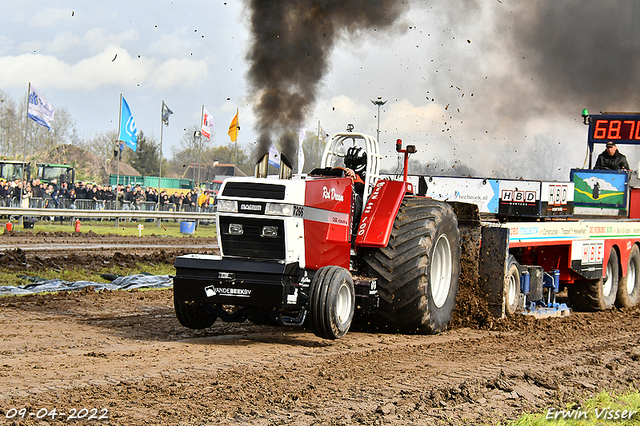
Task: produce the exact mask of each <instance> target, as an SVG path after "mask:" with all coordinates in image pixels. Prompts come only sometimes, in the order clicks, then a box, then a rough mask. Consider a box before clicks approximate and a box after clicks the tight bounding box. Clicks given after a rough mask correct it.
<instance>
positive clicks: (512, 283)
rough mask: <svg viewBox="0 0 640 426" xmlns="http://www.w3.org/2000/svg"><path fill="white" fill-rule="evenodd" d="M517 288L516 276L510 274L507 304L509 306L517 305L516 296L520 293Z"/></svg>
mask: <svg viewBox="0 0 640 426" xmlns="http://www.w3.org/2000/svg"><path fill="white" fill-rule="evenodd" d="M518 284H520V283H518ZM517 288H518V287H517V286H516V275H514V274H510V275H509V283H508V284H507V303H508V304H509V306H514V305H515V303H516V294H517V293H518V291H517Z"/></svg>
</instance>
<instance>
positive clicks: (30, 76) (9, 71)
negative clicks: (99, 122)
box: [0, 46, 154, 89]
mask: <svg viewBox="0 0 640 426" xmlns="http://www.w3.org/2000/svg"><path fill="white" fill-rule="evenodd" d="M116 54H117V57H116ZM114 57H115V60H114ZM153 64H154V62H153V61H151V60H148V59H138V58H132V57H131V55H129V53H128V52H127V51H126V50H124V49H122V48H121V47H119V46H109V47H107V48H106V49H105V50H104V51H102V52H101V53H99V54H98V55H96V56H93V57H91V58H88V59H84V60H82V61H80V62H78V63H77V64H73V65H72V64H68V63H66V62H63V61H61V60H59V59H57V58H55V57H53V56H50V55H38V54H30V53H27V54H24V55H19V56H4V57H1V58H0V86H5V87H6V86H8V87H22V86H23V85H24V84H25V83H26V81H27V80H30V81H33V82H38V84H39V85H46V86H48V87H52V88H59V89H94V88H97V87H101V86H104V85H109V84H116V85H122V86H124V87H131V86H134V85H136V84H142V83H144V82H145V81H146V79H147V78H148V76H149V74H150V71H151V70H152V69H153Z"/></svg>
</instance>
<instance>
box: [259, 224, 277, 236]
mask: <svg viewBox="0 0 640 426" xmlns="http://www.w3.org/2000/svg"><path fill="white" fill-rule="evenodd" d="M260 236H262V237H269V238H278V227H277V226H263V227H262V232H261V233H260Z"/></svg>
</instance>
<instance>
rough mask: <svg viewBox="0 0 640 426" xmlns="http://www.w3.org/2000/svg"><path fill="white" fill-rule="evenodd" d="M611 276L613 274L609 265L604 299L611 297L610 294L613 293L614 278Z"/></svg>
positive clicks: (604, 286) (603, 288)
mask: <svg viewBox="0 0 640 426" xmlns="http://www.w3.org/2000/svg"><path fill="white" fill-rule="evenodd" d="M611 274H613V271H612V268H611V266H610V265H609V263H607V279H606V281H605V282H604V284H603V285H602V295H603V296H604V297H609V294H610V293H611V287H613V277H612V276H611Z"/></svg>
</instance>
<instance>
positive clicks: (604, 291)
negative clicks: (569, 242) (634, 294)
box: [569, 248, 619, 311]
mask: <svg viewBox="0 0 640 426" xmlns="http://www.w3.org/2000/svg"><path fill="white" fill-rule="evenodd" d="M618 281H619V268H618V253H617V252H616V250H615V249H614V248H611V252H610V253H609V261H608V262H607V271H606V277H605V278H600V279H597V280H582V281H578V282H576V283H574V284H573V285H572V286H570V287H569V299H570V300H571V305H572V307H573V308H574V309H576V310H586V311H604V310H607V309H611V308H613V306H614V304H615V302H616V296H617V294H618Z"/></svg>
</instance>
